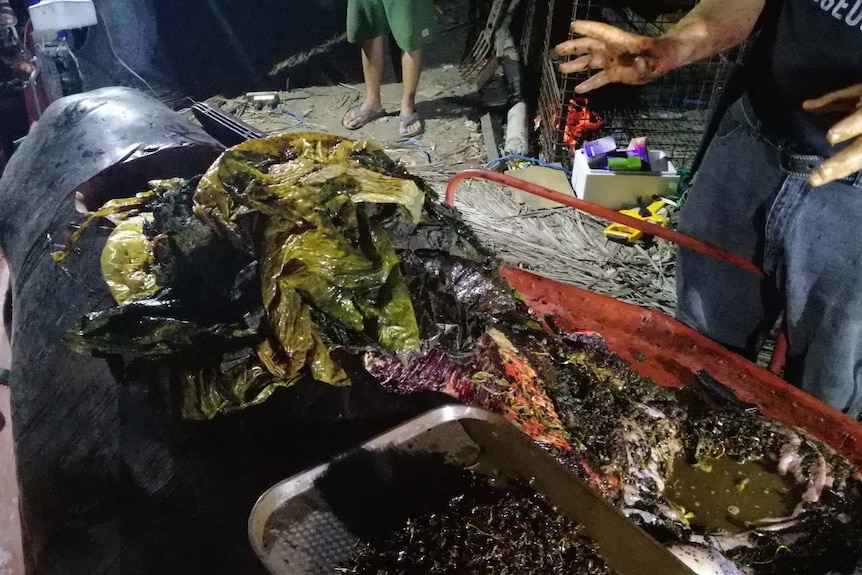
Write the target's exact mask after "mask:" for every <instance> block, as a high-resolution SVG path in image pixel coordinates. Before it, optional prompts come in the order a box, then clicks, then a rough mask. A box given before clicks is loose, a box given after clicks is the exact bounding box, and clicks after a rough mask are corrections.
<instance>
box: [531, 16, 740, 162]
mask: <svg viewBox="0 0 862 575" xmlns="http://www.w3.org/2000/svg"><path fill="white" fill-rule="evenodd" d="M696 3H697V0H664V1H661V0H658V1H657V0H623V1H613V0H608V1H602V0H545V1H544V2H543V1H542V0H531V1H530V4H529V5H528V13H529V10H530V9H532V10H534V15H533V21H532V22H530V23H529V24H531V25H529V26H527V27H526V28H525V30H524V34H525V39H524V40H523V41H522V48H524V47H525V46H527V45H529V44H528V43H529V40H527V39H526V36H527V35H528V34H530V35H534V37H535V36H538V37H543V39H544V42H543V45H542V50H543V53H544V58H541V59H540V58H535V57H533V58H531V59H530V60H528V61H527V63H528V66H530V67H533V68H540V71H539V72H538V76H539V83H540V86H539V93H538V98H537V99H538V102H537V109H536V117H537V123H538V124H539V146H540V148H541V152H542V155H543V156H544V157H545V159H547V160H549V161H554V162H562V163H563V164H564V165H566V166H568V167H571V165H572V159H573V157H574V150H575V149H576V148H577V147H579V146H580V144H581V143H582V142H583V141H585V140H588V139H594V138H599V137H602V136H606V135H613V136H615V137H616V138H617V140H618V141H619V142H620V143H622V144H625V143H626V142H628V141H629V140H630V139H631V138H633V137H638V136H648V137H649V139H650V142H651V147H653V148H655V149H659V150H663V151H664V152H666V153H667V155H668V156H669V157H670V158H671V160H672V161H673V162H674V164H675V165H676V167H677V168H678V169H687V168H689V167H690V166H691V164H692V162H693V160H694V158H695V156H696V154H697V151H698V149H699V147H700V142H701V139H702V137H703V132H704V129H705V127H706V124H707V121H708V119H709V115H710V113H711V112H712V110H713V109H714V107H715V105H716V103H717V101H718V97H719V95H720V94H721V92H722V89H723V88H724V86H725V84H726V82H727V80H728V78H729V76H730V73H731V71H732V70H733V67H734V65H735V64H737V63H738V62H739V59H740V54H741V50H734V51H731V52H728V53H725V54H721V55H718V56H714V57H712V58H710V59H708V60H705V61H702V62H699V63H697V64H694V65H691V66H687V67H685V68H681V69H678V70H675V71H673V72H671V73H669V74H667V75H666V76H663V77H662V78H660V79H658V80H657V81H655V82H653V83H651V84H648V85H645V86H624V85H608V86H605V87H603V88H601V89H599V90H597V91H595V92H592V93H590V94H588V95H586V98H584V97H582V96H580V95H577V94H575V86H577V85H578V84H579V83H580V82H582V81H583V80H585V79H586V78H587V73H578V74H571V75H564V74H560V73H559V71H558V69H557V67H558V65H559V64H560V63H561V60H560V59H559V58H558V57H557V56H556V55H555V54H554V53H553V49H554V46H555V45H556V44H558V43H559V42H562V41H564V40H566V39H568V38H571V37H572V35H571V32H570V31H569V25H570V23H571V22H572V21H573V20H597V21H601V22H605V23H608V24H612V25H614V26H617V27H619V28H622V29H623V30H627V31H630V32H634V33H637V34H643V35H647V36H653V37H655V36H658V35H660V34H661V33H663V32H665V31H666V30H667V29H669V28H670V27H671V26H673V25H674V24H675V23H676V22H678V21H679V19H680V18H681V17H682V16H683V15H684V14H685V13H686V12H687V11H688V10H690V9H691V8H693V7H694V5H695V4H696ZM541 4H545V5H548V9H547V18H546V19H545V21H541V18H537V17H536V16H538V15H539V13H540V12H539V10H538V8H537V6H538V5H541ZM532 5H535V6H532ZM542 27H544V30H543V29H542ZM539 60H541V61H539ZM599 119H600V120H601V127H598V128H597V129H592V128H595V127H596V125H597V124H598V123H599V122H598V121H597V120H599Z"/></svg>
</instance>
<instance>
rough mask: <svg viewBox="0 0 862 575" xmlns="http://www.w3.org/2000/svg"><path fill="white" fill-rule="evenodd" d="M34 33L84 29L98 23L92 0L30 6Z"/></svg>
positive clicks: (43, 1) (46, 1)
mask: <svg viewBox="0 0 862 575" xmlns="http://www.w3.org/2000/svg"><path fill="white" fill-rule="evenodd" d="M30 21H31V22H32V23H33V31H34V32H40V33H44V32H56V31H58V30H72V29H74V28H86V27H87V26H95V25H96V24H98V23H99V20H98V18H97V17H96V6H95V4H93V0H41V2H39V3H38V4H34V5H32V6H30Z"/></svg>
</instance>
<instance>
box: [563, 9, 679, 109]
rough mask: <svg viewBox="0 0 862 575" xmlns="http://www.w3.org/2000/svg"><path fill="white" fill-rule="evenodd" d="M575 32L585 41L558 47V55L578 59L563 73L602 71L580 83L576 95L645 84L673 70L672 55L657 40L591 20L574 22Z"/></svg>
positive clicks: (569, 42)
mask: <svg viewBox="0 0 862 575" xmlns="http://www.w3.org/2000/svg"><path fill="white" fill-rule="evenodd" d="M572 32H573V33H575V34H580V35H581V36H582V37H581V38H577V39H575V40H568V41H566V42H563V43H562V44H559V45H558V46H557V48H556V51H557V54H559V55H561V56H579V57H578V58H576V59H575V60H572V61H570V62H566V63H565V64H562V65H561V66H560V72H562V73H564V74H573V73H575V72H583V71H585V70H601V72H599V73H598V74H595V75H594V76H591V77H590V78H589V79H587V80H585V81H584V82H581V83H580V84H579V85H578V86H577V87H576V88H575V91H576V92H578V93H584V92H589V91H590V90H595V89H596V88H600V87H601V86H604V85H605V84H609V83H611V82H621V83H623V84H646V83H647V82H651V81H653V80H655V79H656V78H658V77H659V76H662V75H664V74H666V73H667V72H668V71H670V70H671V68H672V66H671V65H669V62H670V58H669V56H670V53H669V50H668V49H667V47H666V45H665V44H664V43H663V42H662V41H661V40H658V39H655V38H650V37H648V36H639V35H637V34H632V33H630V32H626V31H624V30H620V29H619V28H615V27H614V26H611V25H609V24H604V23H602V22H592V21H589V20H575V21H574V22H572Z"/></svg>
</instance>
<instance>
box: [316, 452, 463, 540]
mask: <svg viewBox="0 0 862 575" xmlns="http://www.w3.org/2000/svg"><path fill="white" fill-rule="evenodd" d="M469 485H470V475H469V473H468V472H467V471H465V470H464V469H462V468H461V467H458V466H455V465H452V464H449V463H446V462H445V460H444V458H443V456H442V455H441V454H416V453H406V452H404V451H398V450H395V449H390V450H385V451H379V452H370V451H364V450H361V451H357V452H355V453H353V454H351V455H348V456H346V457H345V458H343V459H341V460H339V461H337V462H335V463H333V464H332V465H331V466H330V467H329V469H328V470H327V472H326V474H324V475H323V476H322V477H320V478H319V479H318V480H317V482H316V487H317V489H319V490H320V492H321V494H322V496H323V499H324V500H325V501H326V503H327V504H328V505H329V507H330V508H331V509H332V511H333V513H334V514H335V516H336V517H337V518H338V519H339V520H340V521H342V522H343V523H344V524H345V526H346V527H347V528H348V529H349V530H350V531H351V532H352V533H353V534H354V535H356V536H357V537H359V538H360V539H361V540H363V541H366V542H374V541H377V540H379V539H380V538H381V537H383V536H385V535H386V534H387V532H390V531H392V530H394V529H397V528H398V527H400V526H401V525H402V524H403V523H404V522H405V521H406V520H407V519H408V518H411V517H416V516H418V515H422V514H426V513H431V512H435V511H442V510H443V509H445V508H446V505H447V503H448V501H449V500H450V499H451V498H452V497H454V496H455V495H458V494H459V493H463V492H464V491H465V490H466V489H467V488H468V487H469Z"/></svg>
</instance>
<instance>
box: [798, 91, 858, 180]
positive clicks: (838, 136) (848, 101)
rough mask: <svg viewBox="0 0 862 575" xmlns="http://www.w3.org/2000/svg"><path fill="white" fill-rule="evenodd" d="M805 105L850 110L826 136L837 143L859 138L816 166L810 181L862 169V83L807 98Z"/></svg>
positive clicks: (821, 111) (822, 109)
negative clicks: (811, 98)
mask: <svg viewBox="0 0 862 575" xmlns="http://www.w3.org/2000/svg"><path fill="white" fill-rule="evenodd" d="M802 107H803V108H804V109H805V110H806V111H808V112H812V113H815V114H828V113H833V112H848V113H849V114H848V116H847V117H846V118H844V119H843V120H841V121H840V122H838V123H837V124H835V125H834V126H832V128H830V129H829V131H828V132H827V133H826V139H827V140H828V141H829V143H830V144H832V145H833V146H834V145H835V144H840V143H842V142H846V141H848V140H852V139H854V138H855V139H856V140H855V141H854V142H853V143H852V144H850V146H848V147H847V148H845V149H843V150H841V151H840V152H838V153H837V154H835V155H834V156H833V157H831V158H829V159H828V160H826V161H825V162H823V163H822V164H820V166H819V167H817V168H815V169H814V171H813V172H811V177H810V178H809V179H808V182H809V183H810V184H811V185H812V186H822V185H824V184H828V183H829V182H834V181H835V180H840V179H841V178H845V177H847V176H849V175H850V174H854V173H856V172H858V171H859V170H862V84H857V85H856V86H851V87H850V88H847V89H845V90H838V91H837V92H832V93H829V94H826V95H825V96H821V97H820V98H816V99H814V100H806V101H805V102H803V103H802Z"/></svg>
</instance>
